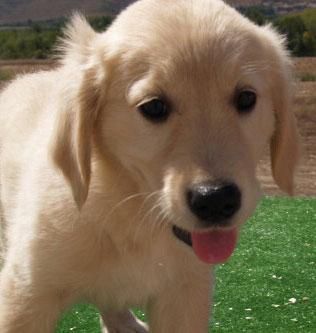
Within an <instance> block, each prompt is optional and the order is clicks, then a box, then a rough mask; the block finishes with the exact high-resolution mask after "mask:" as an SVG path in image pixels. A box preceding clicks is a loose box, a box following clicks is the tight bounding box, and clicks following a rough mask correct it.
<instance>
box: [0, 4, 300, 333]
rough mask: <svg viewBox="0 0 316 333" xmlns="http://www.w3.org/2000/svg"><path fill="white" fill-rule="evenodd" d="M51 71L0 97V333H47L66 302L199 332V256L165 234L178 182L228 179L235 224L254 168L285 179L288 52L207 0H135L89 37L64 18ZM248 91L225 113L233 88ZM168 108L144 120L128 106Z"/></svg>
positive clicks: (207, 282)
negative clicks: (241, 107) (137, 310)
mask: <svg viewBox="0 0 316 333" xmlns="http://www.w3.org/2000/svg"><path fill="white" fill-rule="evenodd" d="M61 48H62V52H63V56H62V59H61V61H60V65H59V67H58V68H57V69H54V70H52V71H48V72H40V73H35V74H29V75H24V76H21V77H19V78H17V79H16V80H15V81H14V82H12V83H11V84H10V85H9V86H8V87H7V88H6V89H5V90H4V91H3V92H2V94H1V96H0V177H1V178H0V186H1V188H0V190H1V192H0V195H1V210H2V212H1V214H2V220H3V223H2V224H3V225H2V227H3V229H2V230H5V239H6V242H5V243H6V244H5V247H4V249H3V256H4V265H3V269H2V272H1V276H0V332H1V333H18V332H19V333H21V332H23V333H51V332H53V331H54V329H55V325H56V321H57V319H58V318H59V316H60V314H61V313H62V312H63V311H64V310H65V309H67V308H68V307H69V306H71V305H72V304H74V303H76V302H78V301H82V300H84V301H88V302H91V303H94V304H96V305H97V306H98V308H99V309H100V311H101V313H102V318H103V320H104V322H105V324H106V326H107V329H106V328H104V330H105V331H106V330H108V332H110V333H112V332H119V333H128V332H147V328H146V327H145V326H144V325H143V324H142V323H139V322H137V321H135V319H134V318H133V317H132V315H131V314H130V313H129V312H128V310H127V309H128V308H129V307H131V306H143V307H144V308H145V309H146V310H147V311H148V316H149V327H150V332H152V333H206V332H207V327H208V317H209V306H210V299H209V297H210V291H211V290H210V289H211V279H212V274H211V270H212V269H211V267H209V266H208V265H206V264H203V263H202V262H200V261H199V259H198V258H197V257H196V256H195V255H194V253H193V251H192V249H191V248H190V247H189V246H187V245H185V244H183V243H182V242H180V241H179V240H178V239H176V238H175V237H174V236H173V234H172V232H171V226H172V224H176V225H178V226H179V227H181V228H184V229H187V230H189V231H191V230H193V229H194V228H196V227H197V225H198V221H197V220H196V219H195V217H194V216H193V215H192V214H191V213H190V211H189V209H188V208H187V206H186V202H185V199H184V197H185V196H184V192H185V190H186V188H187V187H188V186H189V185H190V184H194V183H196V182H198V181H202V180H205V179H214V180H216V179H231V180H232V181H234V182H235V183H236V184H237V185H238V186H239V188H240V190H241V192H242V206H241V209H240V210H239V212H238V213H237V214H236V216H235V217H234V220H233V221H232V223H233V224H234V225H236V226H241V225H242V224H243V223H244V222H245V220H246V219H247V218H248V217H249V216H250V215H251V214H252V213H253V211H254V209H255V207H256V204H257V202H258V199H259V196H260V190H259V185H258V182H257V180H256V176H255V169H256V165H257V163H258V161H259V159H260V156H261V154H262V152H263V150H264V148H265V146H266V145H267V144H268V143H269V142H271V154H272V168H273V175H274V177H275V180H276V182H277V184H278V185H279V186H280V187H281V188H282V189H283V190H285V191H287V192H289V193H291V192H292V190H293V173H294V169H295V165H296V163H297V158H298V143H297V131H296V127H295V121H294V118H293V115H292V113H291V110H290V109H291V96H292V93H291V64H290V60H289V58H288V55H287V53H286V51H285V50H284V46H283V40H282V38H281V37H280V36H279V35H278V34H277V33H276V32H275V31H273V29H272V28H271V27H268V26H267V27H257V26H255V25H254V24H252V23H250V22H249V21H248V20H247V19H245V18H243V17H242V16H241V15H240V14H238V13H237V12H236V11H235V10H234V9H232V8H230V7H228V6H227V5H225V4H224V3H223V2H221V1H218V0H199V1H198V0H194V1H193V0H159V1H157V0H140V1H138V2H136V3H135V4H134V5H132V6H131V7H129V8H128V9H127V10H126V11H124V12H123V13H122V14H121V15H120V16H119V18H118V19H117V20H116V21H115V22H114V24H113V25H112V26H111V27H110V28H109V29H108V30H107V31H106V32H104V33H101V34H98V33H95V32H94V31H93V30H92V29H91V27H90V26H89V25H88V24H87V22H86V21H85V20H84V19H83V18H82V17H80V16H75V17H74V18H73V20H72V23H71V25H70V26H69V27H68V30H67V38H66V40H65V41H64V43H63V46H62V47H61ZM244 87H249V88H252V89H255V90H256V91H257V94H258V102H257V105H256V108H255V110H253V111H252V112H251V113H250V114H247V115H239V114H238V113H237V111H236V109H235V107H234V105H233V96H234V94H235V91H236V89H238V88H244ZM160 95H163V96H166V97H167V98H168V100H169V101H170V104H171V105H172V113H171V115H170V117H169V119H168V120H167V121H166V122H165V123H162V124H152V123H150V122H149V121H148V120H146V119H145V118H143V117H142V115H141V114H140V112H139V111H138V110H137V105H138V104H139V103H140V102H142V101H144V100H146V99H148V98H150V97H155V96H160Z"/></svg>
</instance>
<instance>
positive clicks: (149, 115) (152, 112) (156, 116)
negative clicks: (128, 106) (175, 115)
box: [138, 98, 170, 123]
mask: <svg viewBox="0 0 316 333" xmlns="http://www.w3.org/2000/svg"><path fill="white" fill-rule="evenodd" d="M138 110H139V111H140V112H141V114H142V115H143V116H144V117H145V118H146V119H148V120H150V121H152V122H155V123H159V122H163V121H165V120H167V118H168V116H169V114H170V109H169V106H168V105H167V103H166V102H165V101H163V100H162V99H159V98H154V99H152V100H150V101H148V102H145V103H143V104H141V105H139V106H138Z"/></svg>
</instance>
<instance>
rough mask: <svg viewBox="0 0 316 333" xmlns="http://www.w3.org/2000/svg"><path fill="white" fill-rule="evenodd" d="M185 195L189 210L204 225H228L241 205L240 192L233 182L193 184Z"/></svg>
mask: <svg viewBox="0 0 316 333" xmlns="http://www.w3.org/2000/svg"><path fill="white" fill-rule="evenodd" d="M186 196H187V204H188V206H189V208H190V210H191V212H192V213H193V214H194V215H195V216H196V217H197V218H198V219H199V221H200V222H201V223H202V225H203V226H204V227H212V226H225V225H228V224H229V221H230V220H231V218H232V217H233V216H234V215H235V214H236V213H237V211H238V210H239V209H240V206H241V192H240V190H239V188H238V187H237V185H236V184H234V183H228V182H215V183H214V182H210V181H208V182H203V183H199V184H195V185H193V186H192V187H191V188H190V189H189V190H188V191H187V193H186Z"/></svg>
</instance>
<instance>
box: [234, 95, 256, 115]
mask: <svg viewBox="0 0 316 333" xmlns="http://www.w3.org/2000/svg"><path fill="white" fill-rule="evenodd" d="M256 103H257V95H256V93H255V92H254V91H252V90H242V91H239V92H237V94H236V97H235V101H234V104H235V107H236V109H237V111H238V112H239V113H249V112H251V111H252V110H253V109H254V107H255V106H256Z"/></svg>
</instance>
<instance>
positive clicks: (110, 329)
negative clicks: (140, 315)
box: [101, 310, 148, 333]
mask: <svg viewBox="0 0 316 333" xmlns="http://www.w3.org/2000/svg"><path fill="white" fill-rule="evenodd" d="M101 316H102V321H103V322H102V321H101V327H102V333H148V327H147V325H146V324H145V323H143V322H142V321H141V320H139V319H137V318H136V317H135V316H134V315H133V314H132V312H131V311H129V310H126V311H121V312H109V311H107V312H103V313H102V314H101ZM103 323H104V325H105V326H104V325H103Z"/></svg>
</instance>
